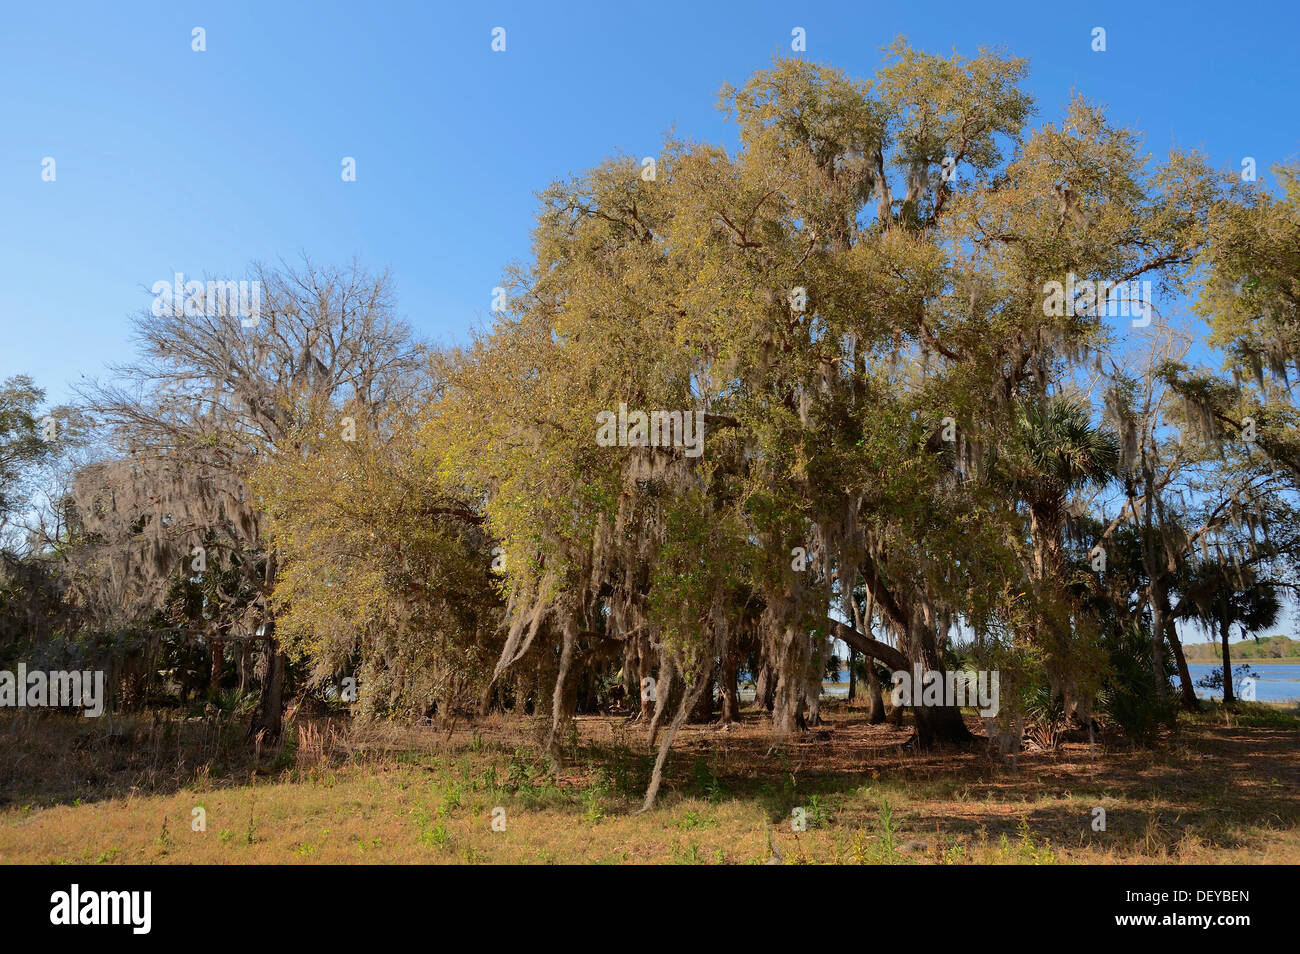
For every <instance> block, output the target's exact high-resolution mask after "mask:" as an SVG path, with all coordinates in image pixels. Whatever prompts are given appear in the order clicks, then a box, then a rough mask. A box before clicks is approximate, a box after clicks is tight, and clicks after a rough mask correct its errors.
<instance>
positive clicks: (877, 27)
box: [0, 0, 1300, 400]
mask: <svg viewBox="0 0 1300 954" xmlns="http://www.w3.org/2000/svg"><path fill="white" fill-rule="evenodd" d="M460 6H461V9H460V10H444V9H440V8H439V7H437V6H435V5H432V4H425V3H386V2H376V3H354V2H348V3H334V2H322V3H280V2H275V3H271V2H265V0H263V2H255V3H245V2H238V3H184V2H171V3H132V2H126V3H103V2H74V3H61V4H58V5H53V4H42V3H9V4H6V5H5V7H4V9H3V12H2V13H0V331H3V338H2V339H0V340H3V348H0V378H2V377H6V376H8V375H10V374H14V373H19V372H23V373H28V374H32V375H34V376H35V377H36V379H37V381H38V383H39V384H41V385H43V386H45V387H46V388H48V389H49V391H50V396H51V398H53V399H55V400H60V399H62V398H64V397H66V396H67V395H68V387H67V385H68V383H69V382H71V381H73V380H75V379H77V378H78V376H79V375H81V374H88V375H91V374H101V373H102V370H103V367H104V364H105V362H107V361H114V360H121V359H123V358H125V357H126V356H127V355H129V353H130V352H131V347H132V346H131V342H130V341H129V339H128V337H127V334H126V318H127V316H128V315H129V314H131V313H133V312H134V311H136V310H137V309H139V308H140V307H142V306H144V305H146V304H148V302H149V300H150V296H149V294H148V288H149V286H150V285H151V284H152V283H153V282H155V281H158V280H162V279H168V278H170V276H171V274H172V273H173V272H174V271H178V270H179V271H183V272H185V273H186V274H187V275H191V276H193V277H196V278H197V277H201V276H202V275H203V274H204V273H210V274H213V275H221V276H226V275H231V276H239V275H242V274H243V272H244V269H245V266H246V265H247V263H248V262H249V261H251V260H253V259H258V258H260V259H269V260H273V259H275V258H277V257H279V256H285V257H293V256H296V255H297V254H298V252H299V251H306V252H308V253H310V254H311V255H312V256H313V257H314V258H315V259H317V260H320V261H322V262H330V261H337V262H345V261H347V260H348V259H350V258H351V256H352V255H353V254H354V253H355V254H357V255H359V256H360V257H361V258H362V260H363V261H364V262H365V263H366V264H368V265H370V266H372V267H375V268H382V267H385V266H389V267H391V268H392V270H393V273H394V276H395V279H396V284H397V290H398V294H399V299H400V306H401V310H402V312H403V313H404V314H405V315H406V317H407V318H408V319H409V320H410V321H411V322H412V323H413V324H414V325H415V326H416V327H417V328H418V329H420V330H421V331H422V332H423V333H424V334H425V335H426V336H427V337H429V338H431V339H433V340H436V341H446V342H451V341H462V340H464V339H465V337H466V334H467V329H468V328H470V327H471V326H472V325H473V324H475V323H477V322H479V321H481V320H482V319H483V317H484V316H485V315H486V314H488V313H489V307H490V294H491V289H492V287H493V286H494V285H496V284H498V281H499V277H500V275H501V269H502V267H503V266H504V265H505V264H507V263H508V262H510V261H512V260H519V259H524V258H526V257H527V254H528V236H529V229H530V223H531V219H532V215H533V212H534V210H535V208H536V202H535V199H534V193H535V192H537V191H538V190H540V189H542V188H544V187H545V186H546V185H547V184H548V183H549V182H551V181H552V180H553V179H555V178H557V177H562V176H565V175H567V174H570V173H573V172H577V171H580V170H582V169H583V168H586V167H588V166H590V165H593V164H595V163H596V162H598V161H599V160H600V159H601V158H603V157H604V156H606V155H608V154H609V153H611V152H613V151H616V150H625V151H627V152H630V153H636V154H642V155H644V154H650V153H653V152H654V151H655V147H656V144H657V143H658V142H659V139H660V136H661V134H662V133H663V132H664V131H665V130H666V129H668V128H669V127H671V126H674V125H675V126H676V127H677V129H678V130H679V131H680V132H681V133H682V134H685V135H689V136H692V137H697V138H705V139H709V140H713V141H718V142H723V143H725V144H728V145H731V144H732V143H733V141H734V129H733V127H731V126H728V125H725V124H724V123H723V122H722V121H721V119H720V116H719V114H718V113H717V111H716V109H715V103H716V94H717V91H718V88H719V87H720V86H721V85H722V84H723V83H724V82H728V81H730V82H732V83H740V82H743V81H744V79H745V78H746V77H747V76H748V75H749V74H750V73H751V72H752V71H754V70H755V69H758V68H761V67H763V66H765V65H767V64H769V63H770V61H771V58H772V56H773V55H775V54H784V53H788V52H789V51H790V31H791V29H792V28H793V27H795V26H802V27H804V28H805V30H806V31H807V43H808V50H807V53H806V54H804V55H806V56H807V57H809V58H811V59H815V60H818V61H821V62H828V63H831V64H834V65H837V66H840V67H843V68H845V69H847V70H849V71H850V72H852V73H854V74H856V75H859V76H867V75H870V73H871V72H872V71H873V70H874V69H875V67H876V66H877V64H878V63H879V61H880V47H881V46H882V45H884V44H886V43H888V42H889V41H890V39H891V38H892V37H894V36H895V35H897V34H900V33H901V34H904V35H906V36H907V37H909V38H910V39H911V40H912V42H913V43H914V44H916V45H918V46H920V47H922V48H924V49H927V50H930V51H933V52H947V51H949V50H951V49H952V48H954V47H955V48H956V49H958V50H960V51H961V52H963V53H973V52H974V51H975V50H976V48H977V47H979V46H981V45H996V44H1002V45H1005V46H1006V47H1007V48H1009V49H1010V50H1011V51H1013V52H1015V53H1017V54H1021V55H1024V56H1027V57H1029V58H1030V60H1031V65H1032V74H1031V80H1030V84H1031V88H1032V90H1033V92H1034V94H1035V95H1036V96H1037V98H1038V100H1039V103H1040V109H1041V117H1042V118H1055V117H1056V116H1057V115H1058V114H1059V110H1060V107H1061V104H1062V103H1063V102H1064V101H1065V100H1066V98H1067V97H1068V95H1069V93H1070V91H1071V89H1075V88H1077V89H1078V90H1080V91H1082V92H1083V93H1084V94H1085V95H1087V96H1089V97H1091V98H1093V99H1096V100H1099V101H1101V102H1104V103H1107V104H1109V105H1110V107H1111V108H1112V110H1113V113H1114V115H1115V116H1116V117H1117V118H1118V119H1120V120H1123V121H1125V122H1127V123H1132V124H1135V125H1137V126H1138V127H1139V128H1141V129H1143V130H1145V131H1146V132H1147V134H1148V140H1147V141H1148V145H1149V147H1150V148H1151V149H1153V150H1155V151H1157V152H1163V151H1164V150H1165V149H1166V148H1167V146H1168V145H1169V144H1171V143H1178V144H1180V145H1184V146H1196V147H1200V148H1203V149H1205V150H1206V151H1207V152H1208V153H1209V154H1210V156H1211V157H1212V159H1213V160H1215V161H1216V162H1220V163H1223V164H1225V165H1228V164H1231V165H1233V166H1234V167H1236V166H1239V164H1240V161H1241V157H1242V156H1244V155H1252V156H1254V157H1255V158H1256V159H1257V161H1258V163H1259V167H1260V170H1261V172H1262V171H1263V170H1265V169H1266V168H1267V167H1268V166H1269V165H1271V164H1272V163H1274V162H1276V161H1278V160H1281V159H1284V158H1287V157H1292V156H1295V155H1296V154H1297V152H1300V141H1298V137H1300V124H1297V123H1296V121H1295V120H1296V116H1297V110H1296V109H1295V106H1294V99H1295V78H1296V68H1295V64H1296V63H1297V62H1298V61H1300V48H1298V47H1300V41H1298V40H1297V37H1298V36H1300V14H1297V7H1296V5H1295V4H1294V3H1282V2H1277V3H1250V4H1240V5H1232V4H1228V5H1225V4H1210V3H1180V4H1177V5H1174V6H1169V8H1168V10H1167V12H1166V11H1165V10H1161V11H1147V10H1144V9H1143V8H1142V5H1139V4H1134V3H1117V4H1101V5H1096V6H1093V7H1092V8H1091V9H1088V10H1087V11H1086V12H1085V10H1084V9H1083V8H1082V7H1079V6H1072V8H1071V9H1066V7H1065V6H1064V5H1060V4H1052V3H1045V2H1043V0H1032V2H1016V3H1007V4H993V3H970V2H968V0H964V2H958V3H926V4H924V5H917V4H907V3H898V2H894V3H869V2H853V3H847V2H846V3H838V4H828V3H812V4H795V3H770V2H745V3H728V4H715V3H703V2H698V0H697V2H691V3H678V2H664V0H656V2H654V3H648V4H642V3H628V4H611V3H608V2H606V3H592V4H567V5H566V4H557V3H546V4H529V5H525V4H518V5H511V4H484V5H477V4H463V5H460ZM1163 6H1168V5H1163ZM196 26H201V27H203V28H204V29H205V30H206V31H207V51H206V52H203V53H196V52H193V51H192V50H191V48H190V46H191V30H192V28H193V27H196ZM496 26H501V27H505V29H506V31H507V34H506V45H507V48H506V51H505V52H504V53H494V52H492V51H491V49H490V44H491V31H492V28H493V27H496ZM1094 26H1102V27H1104V28H1105V29H1106V31H1107V47H1108V49H1107V51H1106V52H1105V53H1094V52H1092V50H1091V48H1090V43H1091V30H1092V28H1093V27H1094ZM46 156H52V157H54V158H55V160H56V163H57V166H56V169H57V179H56V181H55V182H53V183H48V182H43V181H42V180H41V161H42V159H43V157H46ZM344 156H353V157H355V158H356V160H357V181H356V182H352V183H345V182H343V181H341V179H340V175H339V173H340V161H341V160H342V158H343V157H344Z"/></svg>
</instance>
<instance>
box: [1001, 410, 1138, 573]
mask: <svg viewBox="0 0 1300 954" xmlns="http://www.w3.org/2000/svg"><path fill="white" fill-rule="evenodd" d="M1003 467H1004V472H1005V473H1006V475H1007V477H1008V478H1009V479H1010V483H1011V486H1012V488H1013V489H1014V490H1015V492H1016V493H1017V495H1018V496H1019V497H1020V499H1021V500H1023V501H1024V503H1025V505H1026V507H1027V508H1028V510H1029V532H1030V536H1031V538H1032V541H1033V547H1034V572H1035V577H1036V579H1038V580H1048V579H1052V578H1054V577H1056V578H1059V575H1060V572H1061V569H1062V566H1063V564H1064V560H1063V557H1062V537H1063V531H1064V528H1065V505H1066V502H1067V500H1068V499H1069V496H1070V494H1071V493H1073V492H1074V491H1076V490H1079V489H1082V488H1084V487H1086V486H1088V485H1090V484H1091V485H1097V486H1102V485H1105V484H1106V483H1108V482H1109V481H1110V480H1111V479H1112V478H1113V477H1114V476H1115V472H1116V470H1117V469H1118V467H1119V441H1118V440H1117V439H1116V437H1115V435H1114V434H1112V433H1111V432H1110V431H1107V430H1102V429H1101V428H1099V427H1096V426H1094V425H1093V423H1092V419H1091V417H1090V415H1089V412H1088V408H1087V406H1086V405H1084V404H1080V403H1077V402H1075V401H1071V400H1069V399H1067V398H1062V397H1054V398H1048V399H1047V400H1045V401H1043V402H1041V403H1036V404H1022V405H1019V406H1018V407H1017V408H1016V419H1015V428H1014V430H1013V432H1012V436H1011V440H1010V441H1009V443H1008V445H1007V450H1006V456H1005V457H1004V460H1003Z"/></svg>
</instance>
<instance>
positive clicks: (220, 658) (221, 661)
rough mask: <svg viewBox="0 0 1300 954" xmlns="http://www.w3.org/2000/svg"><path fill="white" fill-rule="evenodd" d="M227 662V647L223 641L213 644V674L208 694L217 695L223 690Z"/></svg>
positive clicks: (216, 641) (209, 680)
mask: <svg viewBox="0 0 1300 954" xmlns="http://www.w3.org/2000/svg"><path fill="white" fill-rule="evenodd" d="M225 662H226V645H225V643H224V642H222V641H221V640H219V639H218V640H215V641H214V642H213V643H212V672H211V675H210V676H209V678H208V694H209V695H215V694H216V693H217V691H218V690H219V689H220V688H221V676H222V670H223V669H224V668H225Z"/></svg>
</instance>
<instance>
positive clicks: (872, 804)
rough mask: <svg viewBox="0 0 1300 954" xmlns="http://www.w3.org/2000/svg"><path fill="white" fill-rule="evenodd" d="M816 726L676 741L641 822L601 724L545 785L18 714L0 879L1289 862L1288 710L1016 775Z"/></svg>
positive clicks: (1060, 757) (1297, 767)
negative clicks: (6, 869)
mask: <svg viewBox="0 0 1300 954" xmlns="http://www.w3.org/2000/svg"><path fill="white" fill-rule="evenodd" d="M825 716H826V718H827V720H828V721H827V724H826V725H825V726H823V727H820V728H819V729H818V730H817V731H815V732H813V733H810V734H809V735H808V736H807V737H806V738H804V739H803V740H800V741H798V742H792V743H790V744H787V745H786V746H784V747H783V748H782V749H781V750H779V751H776V752H773V753H771V754H768V750H769V747H770V745H771V736H770V732H769V726H770V723H768V722H766V721H764V720H761V719H760V718H759V716H758V715H756V714H749V715H747V717H746V721H745V722H744V723H742V724H739V725H734V726H731V727H729V728H727V729H723V728H721V727H719V726H716V725H714V726H697V727H688V728H687V729H685V730H684V731H683V734H682V736H681V737H680V738H679V742H678V745H677V747H676V749H675V751H674V753H673V755H672V756H671V758H670V761H669V780H668V783H667V784H666V786H665V791H664V793H663V795H662V796H661V798H660V802H659V805H658V806H657V807H656V808H655V809H654V810H653V811H651V812H649V813H646V814H637V813H636V809H637V808H638V807H639V805H640V797H641V794H642V792H643V790H644V786H645V783H646V780H647V777H648V773H649V770H650V765H651V756H650V753H649V751H648V749H647V746H646V736H645V732H644V730H643V729H642V728H640V727H637V726H628V725H626V724H624V722H623V720H622V719H619V718H614V717H585V718H579V719H578V720H577V721H576V724H575V726H574V731H573V733H572V734H571V736H570V738H569V740H568V746H567V750H568V755H567V757H566V758H565V759H564V761H563V762H562V763H561V764H559V765H556V764H553V763H552V762H551V761H550V760H549V759H547V758H546V757H544V756H543V755H541V754H540V748H539V745H538V743H537V739H538V738H539V735H540V732H539V726H538V725H536V724H534V723H530V722H527V721H523V720H519V719H515V718H511V717H504V716H494V717H490V718H487V719H484V720H479V721H476V722H474V723H473V724H468V725H467V724H464V723H463V722H462V723H461V724H458V725H456V726H454V727H452V728H451V729H450V730H447V729H434V728H413V729H403V730H398V729H392V728H361V729H356V730H352V729H349V728H347V727H346V726H345V725H343V724H342V723H338V722H331V721H328V720H313V721H305V720H304V721H299V722H291V723H290V724H289V729H288V731H287V732H286V736H287V741H286V743H285V744H284V745H282V746H280V747H278V748H276V749H273V750H270V751H264V752H258V753H255V754H254V753H250V752H249V751H248V750H247V748H246V747H245V746H244V745H243V743H242V739H241V737H240V734H239V732H238V726H236V725H234V724H231V723H228V722H225V721H223V717H221V716H219V715H218V716H216V717H205V718H191V719H181V718H179V717H177V716H175V715H170V716H164V715H160V714H155V715H152V716H145V717H142V718H137V719H132V720H128V721H122V720H121V719H119V720H117V721H116V722H114V723H112V724H109V722H108V720H107V719H102V720H99V721H98V722H87V721H85V720H81V721H78V720H75V719H72V718H67V717H63V716H58V715H52V714H48V713H32V712H30V711H26V712H22V713H20V714H18V715H16V716H12V717H11V718H10V719H9V721H8V722H7V723H5V722H0V738H2V739H3V742H2V743H0V749H2V751H0V860H2V861H4V862H8V863H41V864H46V863H222V864H227V863H229V864H266V863H294V862H306V863H358V862H360V863H367V862H416V863H446V862H450V863H465V862H470V863H480V862H484V863H486V862H497V863H500V862H532V863H587V862H597V863H623V862H631V863H637V862H658V863H665V862H667V863H688V864H689V863H723V862H726V863H742V864H758V863H802V862H809V863H818V862H832V863H972V862H973V863H1035V864H1039V863H1045V864H1051V863H1086V864H1098V863H1101V864H1107V863H1118V862H1135V863H1184V862H1196V863H1224V864H1243V863H1244V864H1253V863H1296V862H1298V861H1300V801H1298V800H1297V798H1296V792H1297V790H1298V789H1300V756H1298V754H1297V742H1300V731H1298V730H1300V719H1298V718H1297V714H1296V713H1295V712H1294V711H1288V710H1283V709H1280V708H1275V707H1274V708H1270V707H1267V706H1263V705H1249V704H1245V705H1242V706H1240V707H1239V709H1238V710H1237V711H1236V712H1233V713H1229V712H1224V711H1223V710H1222V709H1218V708H1215V709H1211V710H1208V711H1207V712H1206V713H1204V714H1201V715H1199V716H1196V717H1187V716H1185V717H1183V720H1182V722H1181V723H1180V727H1179V731H1178V733H1177V734H1176V735H1175V736H1171V737H1170V738H1168V739H1166V740H1165V741H1164V742H1163V743H1162V744H1161V746H1159V747H1158V748H1156V749H1153V750H1135V749H1132V748H1130V747H1128V746H1127V745H1126V744H1124V743H1123V742H1122V741H1118V740H1103V741H1101V742H1100V743H1099V744H1098V745H1096V746H1095V747H1090V746H1089V745H1088V744H1087V743H1067V744H1064V745H1062V746H1061V747H1060V748H1058V749H1056V750H1051V751H1046V750H1043V751H1031V752H1025V753H1022V754H1021V755H1020V756H1019V757H1018V759H1017V760H1016V763H1015V764H1014V765H1013V764H1011V763H1010V762H1004V763H1002V764H995V763H994V762H993V761H991V760H990V758H989V757H988V755H986V754H985V752H984V748H983V746H982V745H976V746H975V747H973V748H971V749H970V750H959V751H946V752H937V753H915V752H912V751H911V750H909V749H906V748H904V747H903V745H902V743H904V741H905V740H906V739H907V738H908V736H909V735H910V729H908V728H907V727H906V726H903V727H893V726H888V725H882V726H870V725H867V724H866V723H865V720H864V719H863V717H862V715H861V713H860V712H859V711H858V710H856V709H851V708H849V707H847V706H843V705H839V706H831V707H830V709H829V711H827V712H825ZM1098 807H1100V808H1103V809H1104V810H1105V813H1106V814H1105V820H1106V826H1105V830H1104V831H1095V830H1094V828H1093V824H1094V818H1095V817H1096V816H1095V813H1094V809H1096V808H1098ZM196 809H201V810H202V812H201V813H196V811H195V810H196ZM796 809H801V810H802V811H801V812H800V813H796V811H795V810H796ZM494 810H497V811H496V812H495V817H496V818H497V820H498V824H497V827H498V828H499V827H502V822H504V830H494V828H493V824H492V823H493V819H494ZM199 817H202V818H203V820H204V822H205V826H204V827H205V829H206V830H200V831H196V830H194V828H195V827H197V819H198V818H199ZM800 820H802V823H803V827H804V830H802V831H800V830H795V829H796V828H797V827H798V825H799V821H800Z"/></svg>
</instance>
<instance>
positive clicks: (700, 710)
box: [691, 666, 716, 724]
mask: <svg viewBox="0 0 1300 954" xmlns="http://www.w3.org/2000/svg"><path fill="white" fill-rule="evenodd" d="M715 672H716V670H715V669H714V667H712V666H710V667H709V675H708V677H707V678H706V679H705V680H704V691H703V692H702V693H700V698H699V701H698V702H696V703H695V708H693V709H692V710H691V721H692V722H695V723H701V724H702V723H707V722H712V721H713V686H714V673H715Z"/></svg>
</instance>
